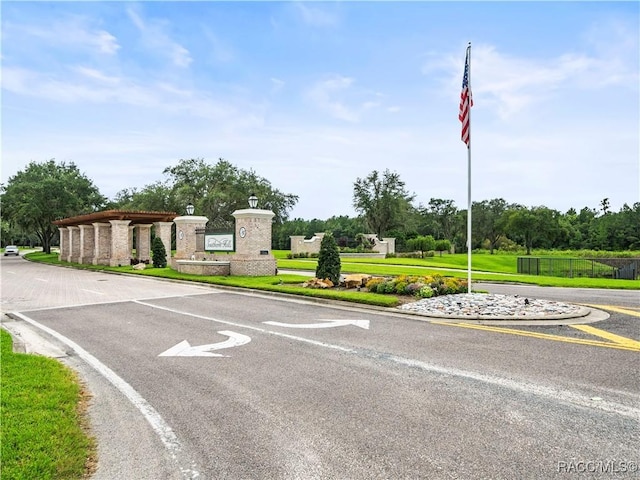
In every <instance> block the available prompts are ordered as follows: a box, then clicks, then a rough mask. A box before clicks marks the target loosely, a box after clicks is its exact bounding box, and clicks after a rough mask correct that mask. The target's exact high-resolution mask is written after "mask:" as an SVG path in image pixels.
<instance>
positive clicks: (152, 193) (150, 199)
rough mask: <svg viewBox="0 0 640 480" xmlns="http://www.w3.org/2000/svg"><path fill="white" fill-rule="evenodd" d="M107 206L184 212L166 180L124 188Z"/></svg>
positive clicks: (120, 208) (182, 206)
mask: <svg viewBox="0 0 640 480" xmlns="http://www.w3.org/2000/svg"><path fill="white" fill-rule="evenodd" d="M109 207H110V208H113V209H119V210H141V211H154V212H180V213H183V212H184V207H185V205H179V204H178V202H177V201H176V199H175V196H174V195H173V192H172V189H171V186H170V185H169V184H168V182H166V181H165V182H160V181H158V182H155V183H152V184H150V185H146V186H145V187H144V188H142V190H138V189H137V188H135V187H134V188H125V189H123V190H120V191H119V192H118V193H117V194H116V197H115V199H114V200H113V201H112V202H110V203H109Z"/></svg>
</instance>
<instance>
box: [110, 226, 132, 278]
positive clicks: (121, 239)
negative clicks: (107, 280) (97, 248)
mask: <svg viewBox="0 0 640 480" xmlns="http://www.w3.org/2000/svg"><path fill="white" fill-rule="evenodd" d="M109 223H110V224H111V255H110V257H109V266H111V267H117V266H119V265H130V264H131V242H130V240H129V223H131V220H109Z"/></svg>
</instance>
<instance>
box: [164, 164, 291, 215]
mask: <svg viewBox="0 0 640 480" xmlns="http://www.w3.org/2000/svg"><path fill="white" fill-rule="evenodd" d="M164 173H165V174H166V175H168V176H169V184H170V185H171V186H172V194H173V197H174V199H175V202H177V204H178V205H186V204H187V203H189V202H191V203H193V204H194V206H195V207H196V213H197V214H198V215H204V216H206V217H207V218H209V225H211V226H214V227H228V226H230V225H232V224H233V217H232V216H231V214H232V213H233V212H234V211H235V210H240V209H245V208H248V204H247V199H248V198H249V195H250V194H251V193H255V194H256V196H257V197H258V199H259V204H258V208H264V209H267V210H272V211H273V212H274V213H275V217H274V222H275V223H277V224H280V223H282V222H283V221H285V220H286V219H287V218H288V212H289V210H291V208H293V206H294V205H295V204H296V203H297V202H298V196H297V195H292V194H285V193H282V192H281V191H279V190H277V189H275V188H273V187H272V186H271V183H270V182H269V181H268V180H267V179H265V178H263V177H260V176H259V175H258V174H256V173H255V172H254V171H253V170H244V169H240V168H238V167H236V166H234V165H232V164H231V163H230V162H228V161H227V160H224V159H222V158H220V159H219V160H218V162H217V163H216V164H215V165H211V164H209V163H207V162H205V161H204V159H202V158H196V159H193V158H192V159H189V160H180V161H179V162H178V164H177V165H175V166H173V167H168V168H166V169H165V170H164Z"/></svg>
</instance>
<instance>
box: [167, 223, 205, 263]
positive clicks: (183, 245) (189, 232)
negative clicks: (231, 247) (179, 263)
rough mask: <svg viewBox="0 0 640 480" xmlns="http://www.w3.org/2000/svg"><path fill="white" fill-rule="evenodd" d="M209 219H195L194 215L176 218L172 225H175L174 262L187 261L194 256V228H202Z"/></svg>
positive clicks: (195, 246) (195, 247)
mask: <svg viewBox="0 0 640 480" xmlns="http://www.w3.org/2000/svg"><path fill="white" fill-rule="evenodd" d="M208 221H209V219H208V218H207V217H197V216H195V215H185V216H184V217H176V218H174V219H173V223H175V224H176V254H175V256H174V257H173V258H174V259H175V260H189V259H190V258H191V256H192V255H195V253H196V249H197V245H196V228H204V227H205V226H206V225H207V222H208Z"/></svg>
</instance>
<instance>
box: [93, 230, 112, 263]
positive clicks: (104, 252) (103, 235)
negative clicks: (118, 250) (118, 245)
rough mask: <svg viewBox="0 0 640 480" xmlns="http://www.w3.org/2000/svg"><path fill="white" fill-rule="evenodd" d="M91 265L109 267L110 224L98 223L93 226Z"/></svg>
mask: <svg viewBox="0 0 640 480" xmlns="http://www.w3.org/2000/svg"><path fill="white" fill-rule="evenodd" d="M93 232H94V233H93V239H94V250H93V252H94V253H93V264H94V265H109V257H111V224H109V223H99V222H96V223H94V224H93Z"/></svg>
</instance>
